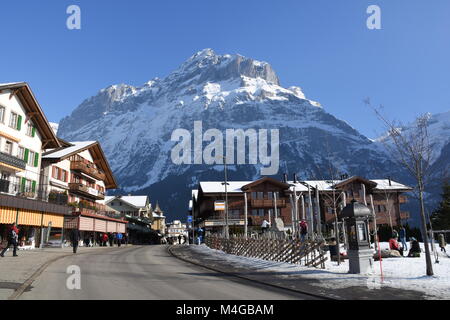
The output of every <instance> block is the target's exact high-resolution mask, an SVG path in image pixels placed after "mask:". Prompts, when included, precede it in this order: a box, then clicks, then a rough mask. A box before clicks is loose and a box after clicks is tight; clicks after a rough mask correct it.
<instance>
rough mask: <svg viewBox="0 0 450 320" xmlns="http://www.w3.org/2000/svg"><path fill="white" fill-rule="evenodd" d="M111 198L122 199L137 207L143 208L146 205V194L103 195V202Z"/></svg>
mask: <svg viewBox="0 0 450 320" xmlns="http://www.w3.org/2000/svg"><path fill="white" fill-rule="evenodd" d="M113 200H118V201H123V202H125V203H127V204H129V205H131V206H132V207H135V208H137V209H143V208H145V207H146V206H147V201H148V196H109V197H105V204H108V203H110V202H112V201H113Z"/></svg>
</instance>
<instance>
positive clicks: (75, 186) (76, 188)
mask: <svg viewBox="0 0 450 320" xmlns="http://www.w3.org/2000/svg"><path fill="white" fill-rule="evenodd" d="M69 190H70V191H71V192H74V193H78V194H81V195H83V196H88V197H92V198H94V199H97V200H104V199H105V194H104V193H103V192H101V191H98V190H96V189H94V188H90V187H88V186H86V185H84V184H82V183H69Z"/></svg>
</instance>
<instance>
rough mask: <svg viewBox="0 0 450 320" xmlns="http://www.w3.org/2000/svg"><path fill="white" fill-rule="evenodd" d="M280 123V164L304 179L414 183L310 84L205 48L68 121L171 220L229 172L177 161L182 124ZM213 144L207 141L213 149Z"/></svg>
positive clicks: (68, 131) (242, 171) (76, 136)
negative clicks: (200, 185) (202, 185)
mask: <svg viewBox="0 0 450 320" xmlns="http://www.w3.org/2000/svg"><path fill="white" fill-rule="evenodd" d="M195 121H202V122H203V130H204V131H206V130H208V129H218V130H220V131H222V132H225V130H226V129H239V128H242V129H249V128H251V129H255V130H258V129H279V135H280V163H281V165H280V170H279V172H278V177H281V175H282V174H283V173H289V174H291V175H292V174H293V173H298V174H299V175H300V177H302V178H317V179H328V178H331V174H330V163H331V164H332V165H333V167H334V170H332V171H333V174H341V173H347V174H350V175H364V176H367V177H371V178H385V177H387V176H388V175H390V176H392V177H393V178H397V179H399V180H402V182H403V181H404V179H402V177H403V176H404V174H403V173H402V172H401V171H399V170H400V169H399V168H398V166H395V165H394V164H393V163H392V162H391V161H390V160H389V157H388V156H387V155H386V154H385V151H384V149H383V148H382V147H381V145H380V144H379V143H376V142H373V141H371V140H370V139H368V138H366V137H365V136H363V135H362V134H360V133H359V132H358V131H357V130H355V129H354V128H352V127H351V126H350V125H348V124H347V123H346V122H344V121H342V120H339V119H337V118H335V117H334V116H333V115H331V114H329V113H327V112H326V111H325V109H324V108H323V107H322V106H321V105H320V104H319V103H318V102H315V101H312V100H309V99H308V98H307V97H306V96H305V94H304V93H303V91H302V89H301V88H300V87H290V88H284V87H283V86H281V83H280V80H279V79H278V77H277V75H276V73H275V71H274V70H273V69H272V67H271V66H270V65H269V64H268V63H266V62H260V61H256V60H253V59H250V58H246V57H243V56H241V55H237V54H236V55H228V54H227V55H218V54H216V53H215V52H214V51H213V50H211V49H205V50H202V51H200V52H198V53H197V54H195V55H194V56H192V57H191V58H189V59H188V60H187V61H186V62H184V63H183V64H182V65H181V66H180V67H179V68H178V69H176V70H175V71H174V72H172V73H171V74H169V75H168V76H167V77H166V78H164V79H158V78H155V79H153V80H151V81H149V82H147V83H145V84H144V85H143V86H141V87H133V86H130V85H126V84H120V85H114V86H110V87H108V88H106V89H103V90H101V91H100V92H99V93H98V94H97V95H96V96H94V97H91V98H89V99H87V100H86V101H84V102H83V103H82V104H81V105H80V106H79V107H78V108H77V109H75V111H74V112H73V113H72V114H71V115H70V116H69V117H66V118H64V119H63V120H62V121H61V122H60V125H59V131H58V134H59V135H60V136H61V137H62V138H64V139H66V140H69V141H70V140H77V141H80V140H98V141H100V142H101V144H102V147H103V149H104V151H105V152H106V154H107V156H108V159H109V161H110V164H111V166H112V168H113V170H114V172H115V175H116V177H117V178H118V181H119V184H120V186H121V188H122V190H121V191H123V192H127V193H130V192H133V193H137V194H139V193H144V192H145V193H149V194H150V196H151V197H152V199H153V201H156V200H159V202H160V204H161V207H162V208H165V211H166V213H167V214H168V215H169V217H175V216H178V217H182V216H184V215H185V214H186V210H187V204H188V199H189V197H190V195H191V193H190V188H192V187H196V184H197V182H198V181H199V180H202V179H213V180H218V179H219V180H220V179H222V178H223V172H222V170H223V166H221V165H216V166H208V165H176V164H174V163H173V162H172V160H171V151H172V148H173V147H174V145H175V144H176V142H173V141H171V135H172V133H173V131H174V130H176V129H186V130H188V131H191V132H192V131H193V127H194V122H195ZM205 145H206V143H204V146H205ZM260 167H261V166H260V165H235V166H231V167H230V170H231V173H230V179H234V180H248V179H254V178H257V177H259V175H260V170H259V169H260Z"/></svg>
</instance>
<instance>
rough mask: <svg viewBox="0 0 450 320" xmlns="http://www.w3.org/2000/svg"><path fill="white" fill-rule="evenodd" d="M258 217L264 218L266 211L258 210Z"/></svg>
mask: <svg viewBox="0 0 450 320" xmlns="http://www.w3.org/2000/svg"><path fill="white" fill-rule="evenodd" d="M258 216H260V217H263V216H264V209H258Z"/></svg>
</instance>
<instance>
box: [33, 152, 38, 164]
mask: <svg viewBox="0 0 450 320" xmlns="http://www.w3.org/2000/svg"><path fill="white" fill-rule="evenodd" d="M34 166H35V167H38V166H39V153H35V154H34Z"/></svg>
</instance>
